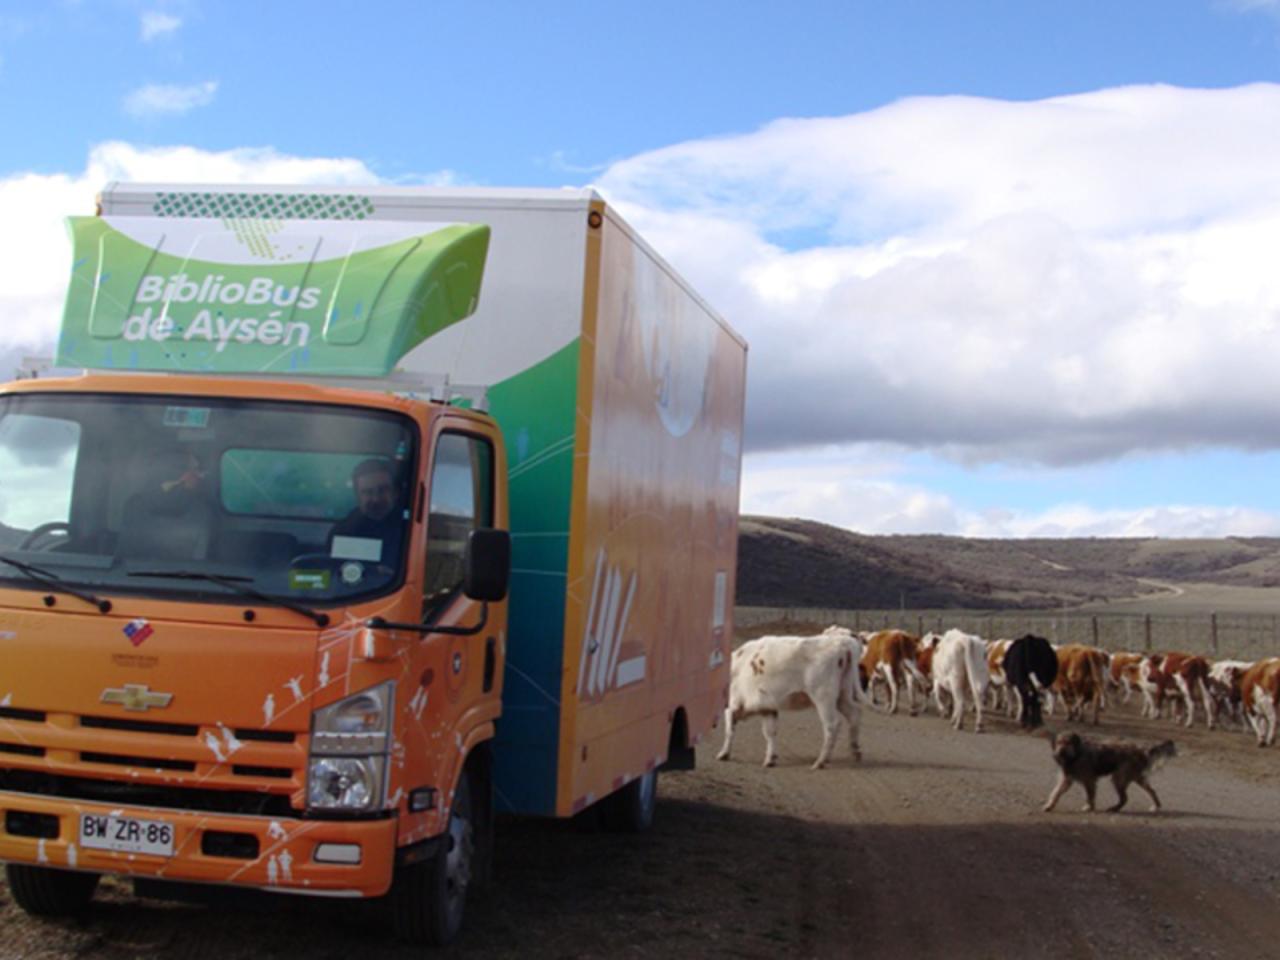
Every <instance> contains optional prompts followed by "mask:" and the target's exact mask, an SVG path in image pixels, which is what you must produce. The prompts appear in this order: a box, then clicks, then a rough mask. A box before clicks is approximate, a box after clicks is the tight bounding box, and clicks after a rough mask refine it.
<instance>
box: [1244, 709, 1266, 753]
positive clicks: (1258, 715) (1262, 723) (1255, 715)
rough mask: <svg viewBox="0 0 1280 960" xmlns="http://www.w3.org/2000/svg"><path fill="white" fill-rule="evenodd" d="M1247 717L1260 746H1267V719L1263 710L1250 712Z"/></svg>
mask: <svg viewBox="0 0 1280 960" xmlns="http://www.w3.org/2000/svg"><path fill="white" fill-rule="evenodd" d="M1247 716H1248V718H1249V723H1250V724H1251V725H1252V726H1253V732H1254V735H1255V736H1257V738H1258V746H1260V747H1265V746H1266V745H1267V718H1266V717H1264V716H1263V715H1262V711H1261V710H1250V711H1249V712H1248V713H1247Z"/></svg>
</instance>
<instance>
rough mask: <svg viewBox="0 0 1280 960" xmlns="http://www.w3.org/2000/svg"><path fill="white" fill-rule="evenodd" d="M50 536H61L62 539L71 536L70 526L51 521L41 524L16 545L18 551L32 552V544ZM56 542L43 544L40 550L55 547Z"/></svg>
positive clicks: (61, 522) (63, 522) (58, 521)
mask: <svg viewBox="0 0 1280 960" xmlns="http://www.w3.org/2000/svg"><path fill="white" fill-rule="evenodd" d="M52 534H62V535H63V536H64V537H67V536H70V535H71V524H69V523H67V522H66V521H65V520H51V521H50V522H49V523H42V524H40V526H38V527H36V528H35V529H34V530H32V531H31V532H30V533H28V534H27V535H26V536H25V537H24V538H23V540H22V542H21V543H20V544H18V549H19V550H34V549H36V548H35V547H33V546H32V544H34V543H37V542H39V540H40V538H42V537H48V536H50V535H52ZM57 543H58V541H56V540H53V541H50V542H49V543H47V544H45V545H44V546H43V547H42V548H40V549H44V550H48V549H49V548H50V547H53V546H56V545H57Z"/></svg>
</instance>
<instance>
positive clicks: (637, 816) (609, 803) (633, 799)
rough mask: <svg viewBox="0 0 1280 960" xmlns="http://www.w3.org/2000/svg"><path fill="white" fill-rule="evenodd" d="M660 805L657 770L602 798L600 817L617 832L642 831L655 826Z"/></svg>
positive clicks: (606, 827)
mask: <svg viewBox="0 0 1280 960" xmlns="http://www.w3.org/2000/svg"><path fill="white" fill-rule="evenodd" d="M657 806H658V771H657V770H656V769H654V770H650V771H649V772H648V773H645V774H643V775H642V776H639V777H636V779H634V780H632V781H631V782H630V783H628V784H627V785H626V786H625V787H623V788H622V789H621V790H618V791H616V792H614V793H611V794H610V795H609V796H607V797H605V798H604V800H602V801H601V802H600V821H601V823H603V824H604V827H605V829H606V830H612V831H613V832H614V833H643V832H644V831H646V830H648V829H649V828H650V827H652V826H653V818H654V813H655V812H656V810H657Z"/></svg>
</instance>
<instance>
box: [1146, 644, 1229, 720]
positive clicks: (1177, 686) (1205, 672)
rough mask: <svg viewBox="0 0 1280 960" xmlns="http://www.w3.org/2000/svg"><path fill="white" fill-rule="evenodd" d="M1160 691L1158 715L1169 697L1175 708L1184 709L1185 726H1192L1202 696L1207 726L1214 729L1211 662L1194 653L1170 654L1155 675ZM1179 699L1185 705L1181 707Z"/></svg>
mask: <svg viewBox="0 0 1280 960" xmlns="http://www.w3.org/2000/svg"><path fill="white" fill-rule="evenodd" d="M1155 677H1156V684H1157V687H1158V692H1157V694H1156V708H1157V713H1158V711H1159V708H1160V705H1161V704H1162V703H1163V701H1164V698H1165V697H1170V698H1173V701H1174V704H1175V706H1178V705H1181V706H1183V707H1184V709H1185V712H1186V717H1185V719H1184V720H1183V726H1187V727H1189V726H1191V725H1192V724H1194V723H1195V719H1196V701H1195V698H1196V696H1197V695H1198V696H1199V697H1200V700H1201V702H1202V703H1203V704H1204V713H1205V723H1206V724H1207V725H1208V727H1209V729H1210V730H1212V729H1213V722H1214V715H1215V713H1216V711H1215V710H1214V708H1213V698H1212V696H1211V695H1210V693H1209V683H1208V681H1209V661H1208V660H1206V659H1205V658H1204V657H1201V656H1199V655H1197V654H1192V653H1166V654H1165V655H1164V657H1163V658H1162V659H1161V661H1160V668H1159V672H1158V674H1156V675H1155ZM1179 699H1180V701H1181V703H1180V704H1179Z"/></svg>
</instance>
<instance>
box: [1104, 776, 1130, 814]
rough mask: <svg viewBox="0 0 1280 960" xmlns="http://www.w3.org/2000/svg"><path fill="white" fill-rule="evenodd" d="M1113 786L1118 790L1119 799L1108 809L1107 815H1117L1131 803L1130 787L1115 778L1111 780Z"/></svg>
mask: <svg viewBox="0 0 1280 960" xmlns="http://www.w3.org/2000/svg"><path fill="white" fill-rule="evenodd" d="M1111 785H1112V786H1113V787H1115V788H1116V796H1117V797H1118V798H1119V799H1118V800H1116V802H1115V803H1113V804H1112V805H1111V806H1109V807H1107V813H1117V812H1119V811H1120V810H1123V809H1124V805H1125V804H1126V803H1128V802H1129V790H1128V785H1127V784H1125V783H1124V781H1122V780H1118V779H1116V778H1115V777H1112V778H1111Z"/></svg>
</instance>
